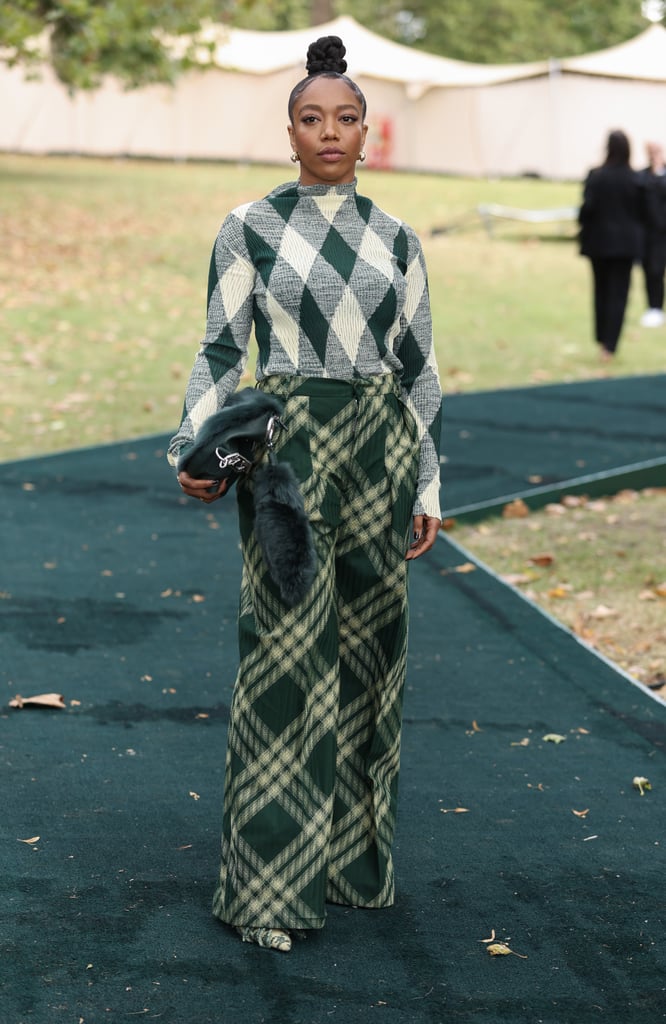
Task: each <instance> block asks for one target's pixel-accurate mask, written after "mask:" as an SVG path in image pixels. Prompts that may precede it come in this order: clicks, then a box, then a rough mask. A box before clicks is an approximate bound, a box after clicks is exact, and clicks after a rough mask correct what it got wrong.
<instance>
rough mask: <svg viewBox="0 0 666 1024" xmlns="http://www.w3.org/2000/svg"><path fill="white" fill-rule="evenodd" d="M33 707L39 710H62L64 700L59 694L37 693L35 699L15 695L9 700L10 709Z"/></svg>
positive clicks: (18, 694)
mask: <svg viewBox="0 0 666 1024" xmlns="http://www.w3.org/2000/svg"><path fill="white" fill-rule="evenodd" d="M32 705H34V706H35V707H41V708H64V707H66V705H65V698H64V697H63V696H62V694H61V693H39V694H37V695H36V696H35V697H22V696H21V694H20V693H17V694H16V696H15V697H14V699H13V700H10V702H9V706H10V708H24V707H28V706H32Z"/></svg>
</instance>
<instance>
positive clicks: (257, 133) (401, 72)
mask: <svg viewBox="0 0 666 1024" xmlns="http://www.w3.org/2000/svg"><path fill="white" fill-rule="evenodd" d="M203 34H204V37H205V40H206V42H207V43H208V45H207V46H205V47H202V48H201V51H200V61H201V64H202V70H192V71H189V72H187V73H185V74H183V75H182V76H181V77H180V79H179V80H178V81H177V83H176V85H175V86H173V87H171V86H149V87H145V88H142V89H138V90H135V91H131V92H129V91H124V90H123V88H122V87H121V86H120V85H119V84H118V83H117V82H115V81H114V80H112V79H107V80H106V81H105V82H104V84H103V86H102V87H101V88H99V89H97V90H96V91H94V92H92V93H83V92H80V93H77V94H75V95H70V94H69V93H68V91H67V90H66V89H65V88H64V87H63V86H61V85H60V84H59V83H58V82H57V81H56V80H55V79H54V77H53V74H52V72H51V71H50V69H49V68H48V66H46V67H45V68H44V70H43V73H42V77H41V79H40V80H38V81H29V80H27V79H26V78H25V76H24V73H23V71H22V70H20V69H18V68H14V69H10V68H7V67H2V66H0V109H2V118H1V119H0V150H5V151H15V152H26V153H48V152H68V153H84V154H89V155H134V156H151V157H164V158H173V159H223V160H247V161H257V162H283V161H284V162H287V160H288V157H289V152H290V150H289V145H288V142H287V134H286V122H287V114H286V100H287V96H288V93H289V91H290V89H291V87H292V86H293V85H294V84H295V83H296V82H297V81H298V80H299V79H300V78H301V77H302V76H303V74H304V70H303V64H304V57H305V53H306V51H307V47H308V44H309V43H310V42H311V40H312V39H313V38H314V37H316V36H317V35H327V34H335V35H339V36H341V37H342V39H343V40H344V42H345V45H346V47H347V59H348V61H349V74H350V75H351V76H352V77H354V78H355V79H356V81H357V82H358V84H359V85H360V87H361V88H362V89H363V90H364V92H365V94H366V96H367V99H368V111H369V113H368V121H369V124H370V134H369V140H368V142H369V144H368V153H369V157H370V161H369V163H370V164H374V165H375V166H383V167H396V168H404V169H410V170H419V171H434V172H444V173H456V174H469V175H516V174H524V173H535V174H540V175H543V176H544V177H552V178H580V177H581V176H582V175H583V174H584V173H585V170H586V169H587V168H588V167H589V166H591V165H592V164H595V163H598V162H599V160H600V158H601V155H602V150H603V143H604V140H605V136H606V134H607V132H608V131H609V130H610V129H612V128H623V129H624V130H625V131H626V132H627V133H628V134H629V136H630V138H631V139H632V141H633V143H634V149H635V152H637V154H638V161H639V162H640V159H641V155H642V154H640V148H641V147H642V145H643V144H644V142H645V141H646V140H648V139H652V138H656V139H659V140H663V141H666V123H664V110H666V30H665V29H663V28H662V27H661V26H660V25H654V26H652V27H651V28H649V29H647V30H646V31H645V32H643V33H641V35H639V36H637V37H636V38H635V39H633V40H630V41H629V42H627V43H624V44H622V45H621V46H616V47H612V48H610V49H608V50H603V51H600V52H598V53H593V54H588V55H586V56H583V57H576V58H571V59H566V60H561V61H542V62H536V63H530V64H511V65H508V64H499V65H487V64H470V63H466V62H463V61H455V60H449V59H446V58H444V57H437V56H434V55H432V54H426V53H422V52H420V51H418V50H414V49H412V48H410V47H406V46H400V45H398V44H397V43H392V42H389V41H388V40H386V39H383V38H382V37H381V36H378V35H376V34H375V33H373V32H370V31H368V30H367V29H365V28H363V27H362V26H360V25H359V24H358V23H357V22H355V21H354V20H353V19H351V18H347V17H343V18H338V19H336V20H335V21H333V22H330V23H329V24H327V25H319V26H317V27H316V28H314V29H313V28H308V29H305V30H299V31H295V32H280V33H265V32H248V31H243V30H239V29H228V28H226V27H224V26H219V25H211V26H208V27H206V28H205V29H204V32H203ZM179 45H182V44H181V42H180V41H179V40H174V41H173V46H174V48H177V47H178V46H179ZM206 64H207V65H209V66H208V67H207V68H205V69H204V67H203V65H206Z"/></svg>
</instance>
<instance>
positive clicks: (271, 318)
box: [168, 181, 442, 516]
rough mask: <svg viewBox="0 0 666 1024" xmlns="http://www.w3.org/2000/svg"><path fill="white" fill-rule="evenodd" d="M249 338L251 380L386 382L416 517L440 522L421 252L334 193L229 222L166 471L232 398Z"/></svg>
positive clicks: (282, 201)
mask: <svg viewBox="0 0 666 1024" xmlns="http://www.w3.org/2000/svg"><path fill="white" fill-rule="evenodd" d="M253 329H254V336H255V339H256V343H257V347H258V358H257V371H256V376H257V379H258V380H261V379H262V378H264V377H267V376H270V375H272V374H280V375H287V376H292V375H296V376H303V377H331V378H336V379H342V380H351V379H353V378H355V377H370V376H375V375H379V374H394V375H395V376H396V377H397V379H398V380H399V382H400V387H401V391H402V394H403V398H404V401H405V404H406V405H407V407H408V409H409V410H410V412H411V413H412V415H413V416H414V419H415V420H416V424H417V427H418V433H419V439H420V443H421V456H420V469H419V479H418V486H417V497H416V503H415V506H414V514H415V515H417V514H421V513H426V514H427V515H432V516H439V515H440V508H439V435H440V419H441V401H442V394H441V388H440V384H439V375H438V371H437V364H436V360H435V353H434V347H433V340H432V324H431V317H430V302H429V297H428V282H427V275H426V267H425V261H424V258H423V252H422V250H421V245H420V243H419V240H418V238H417V237H416V234H415V233H414V231H413V230H412V229H411V228H409V227H408V226H407V225H406V224H404V223H402V222H401V221H399V220H396V219H395V218H394V217H391V216H389V215H388V214H386V213H384V212H383V211H382V210H380V209H379V208H378V207H377V206H375V204H374V203H373V202H372V201H371V200H370V199H366V198H365V197H363V196H360V195H358V194H357V192H356V181H354V182H350V183H348V184H342V185H334V186H328V185H300V184H299V183H298V182H289V183H288V184H285V185H281V186H279V187H278V188H276V189H275V190H274V191H273V192H271V193H270V194H269V195H268V196H266V197H265V198H264V199H260V200H258V201H256V202H252V203H247V204H245V205H244V206H239V207H237V208H236V209H235V210H232V212H231V213H230V214H229V215H228V217H227V218H226V220H225V221H224V223H223V225H222V227H221V229H220V233H219V235H218V237H217V240H216V242H215V246H214V249H213V255H212V258H211V264H210V273H209V281H208V314H207V323H206V335H205V338H204V339H203V341H202V343H201V347H200V350H199V352H198V354H197V357H196V359H195V363H194V367H193V369H192V373H191V376H190V380H189V383H188V385H187V390H186V394H185V408H184V412H183V420H182V423H181V425H180V428H179V430H178V433H177V434H176V435H175V436H174V437H173V438H172V440H171V443H170V445H169V451H168V458H169V461H170V463H171V464H172V465H175V464H176V460H177V458H178V454H179V453H180V451H181V449H183V448H184V447H185V446H186V445H188V444H189V443H191V441H192V439H193V437H194V435H195V433H196V431H197V430H198V428H199V427H200V425H201V424H202V422H203V421H204V420H205V419H206V417H207V416H209V415H211V414H212V413H214V412H217V411H218V410H219V409H220V408H221V407H222V406H223V405H224V403H225V401H226V399H227V398H228V396H229V395H230V394H231V393H232V392H233V391H235V389H236V387H237V386H238V383H239V380H240V377H241V374H242V372H243V369H244V368H245V365H246V363H247V358H248V348H249V344H250V340H251V337H252V332H253Z"/></svg>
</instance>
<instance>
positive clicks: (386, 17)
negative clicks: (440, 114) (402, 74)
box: [336, 0, 647, 64]
mask: <svg viewBox="0 0 666 1024" xmlns="http://www.w3.org/2000/svg"><path fill="white" fill-rule="evenodd" d="M336 6H337V11H338V13H346V14H350V15H353V17H355V18H356V19H357V21H360V22H361V23H362V24H364V25H367V26H368V27H370V28H372V29H373V30H374V31H376V32H379V33H381V34H382V35H386V36H388V37H389V38H391V39H395V40H396V41H398V42H406V43H410V44H413V45H414V46H416V47H419V48H420V49H423V50H427V51H428V52H430V53H438V54H440V55H442V56H445V57H453V58H456V59H458V60H465V61H473V62H476V63H492V64H499V63H513V62H518V63H521V62H524V61H531V60H543V59H546V58H548V57H571V56H574V55H576V54H580V53H587V52H589V51H591V50H600V49H603V48H605V47H607V46H614V45H615V44H617V43H621V42H624V41H625V40H626V39H631V38H632V37H633V36H635V35H637V34H638V33H639V32H641V31H643V29H645V28H646V27H647V22H646V21H645V19H644V18H643V17H642V15H641V5H640V2H639V0H611V2H609V0H475V2H470V0H407V2H402V0H381V2H379V0H338V3H337V5H336Z"/></svg>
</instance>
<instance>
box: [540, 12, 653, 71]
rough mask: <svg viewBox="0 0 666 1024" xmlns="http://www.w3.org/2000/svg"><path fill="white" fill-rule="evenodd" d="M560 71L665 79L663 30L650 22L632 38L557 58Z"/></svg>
mask: <svg viewBox="0 0 666 1024" xmlns="http://www.w3.org/2000/svg"><path fill="white" fill-rule="evenodd" d="M559 67H560V68H561V70H563V71H571V72H576V73H577V74H579V75H602V76H604V77H606V78H633V79H640V80H642V81H645V82H666V29H665V28H664V26H663V25H651V26H650V27H649V28H647V29H646V30H645V32H641V34H640V35H638V36H636V37H635V38H634V39H630V40H629V41H628V42H626V43H620V45H619V46H611V47H610V48H609V49H607V50H597V51H596V52H595V53H588V54H585V55H584V56H582V57H569V58H568V59H566V60H562V61H559Z"/></svg>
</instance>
